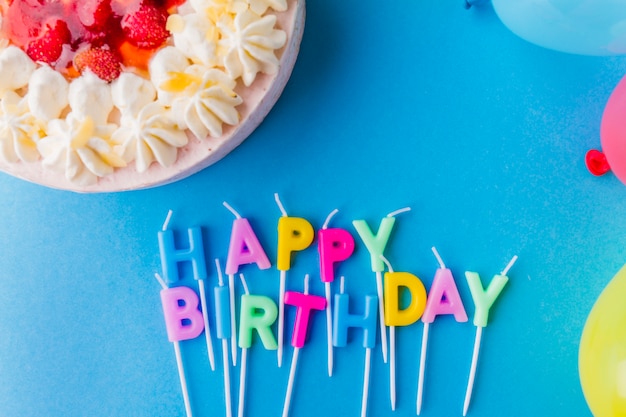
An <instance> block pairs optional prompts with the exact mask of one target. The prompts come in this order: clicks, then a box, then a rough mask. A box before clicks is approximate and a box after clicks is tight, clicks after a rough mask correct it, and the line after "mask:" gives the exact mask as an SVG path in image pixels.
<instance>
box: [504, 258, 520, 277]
mask: <svg viewBox="0 0 626 417" xmlns="http://www.w3.org/2000/svg"><path fill="white" fill-rule="evenodd" d="M515 261H517V255H515V256H513V258H512V259H511V260H510V261H509V263H508V264H507V266H506V268H504V269H503V270H502V273H501V274H500V275H505V276H506V274H507V273H508V272H509V269H511V267H512V266H513V264H515Z"/></svg>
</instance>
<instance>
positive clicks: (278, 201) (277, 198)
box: [274, 193, 287, 217]
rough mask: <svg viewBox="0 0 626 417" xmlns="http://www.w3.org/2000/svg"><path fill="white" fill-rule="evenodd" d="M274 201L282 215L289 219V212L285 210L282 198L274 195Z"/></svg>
mask: <svg viewBox="0 0 626 417" xmlns="http://www.w3.org/2000/svg"><path fill="white" fill-rule="evenodd" d="M274 200H276V205H277V206H278V209H279V210H280V212H281V213H282V215H283V217H287V211H286V210H285V207H284V206H283V203H282V202H281V201H280V197H279V196H278V193H274Z"/></svg>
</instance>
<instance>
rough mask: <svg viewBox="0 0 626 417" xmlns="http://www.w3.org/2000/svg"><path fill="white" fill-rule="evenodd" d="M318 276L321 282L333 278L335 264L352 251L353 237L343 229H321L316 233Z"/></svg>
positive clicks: (343, 259)
mask: <svg viewBox="0 0 626 417" xmlns="http://www.w3.org/2000/svg"><path fill="white" fill-rule="evenodd" d="M317 236H318V241H317V242H318V245H317V248H318V251H319V254H320V278H321V279H322V282H333V281H334V280H335V268H334V266H335V264H336V263H337V262H341V261H345V260H346V259H348V258H349V257H350V255H352V252H354V238H353V237H352V235H351V234H350V233H349V232H348V231H347V230H345V229H338V228H332V229H321V230H320V231H319V232H318V233H317Z"/></svg>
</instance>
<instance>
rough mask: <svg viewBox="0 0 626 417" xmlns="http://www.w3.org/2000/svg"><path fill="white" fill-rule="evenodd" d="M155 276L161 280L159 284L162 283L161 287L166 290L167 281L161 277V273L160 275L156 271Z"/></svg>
mask: <svg viewBox="0 0 626 417" xmlns="http://www.w3.org/2000/svg"><path fill="white" fill-rule="evenodd" d="M154 277H155V278H156V280H157V281H159V284H161V287H163V289H164V290H166V289H167V284H166V283H165V281H163V278H161V275H159V273H158V272H155V273H154Z"/></svg>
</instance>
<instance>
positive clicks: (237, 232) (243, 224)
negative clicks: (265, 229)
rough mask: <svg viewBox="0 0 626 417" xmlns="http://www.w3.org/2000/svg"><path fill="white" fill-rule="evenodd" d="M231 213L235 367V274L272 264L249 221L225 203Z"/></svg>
mask: <svg viewBox="0 0 626 417" xmlns="http://www.w3.org/2000/svg"><path fill="white" fill-rule="evenodd" d="M224 207H226V208H227V209H228V210H229V211H230V212H231V213H233V214H234V215H235V221H234V222H233V228H232V232H231V235H230V244H229V246H228V258H227V259H226V275H228V286H229V288H230V310H231V312H232V314H231V316H230V317H231V320H230V324H231V333H232V337H231V339H230V347H231V351H232V358H233V366H236V365H237V338H236V334H237V323H236V319H235V274H236V273H237V272H239V267H240V266H241V265H245V264H252V263H256V264H257V266H258V267H259V269H268V268H269V267H270V266H271V264H270V261H269V259H268V258H267V255H266V254H265V251H264V250H263V247H262V246H261V244H260V243H259V239H257V237H256V235H255V234H254V231H253V230H252V226H250V222H249V221H248V219H243V218H241V216H240V215H239V213H237V212H236V211H235V210H234V209H233V208H232V207H231V206H229V205H228V203H226V202H224Z"/></svg>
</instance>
